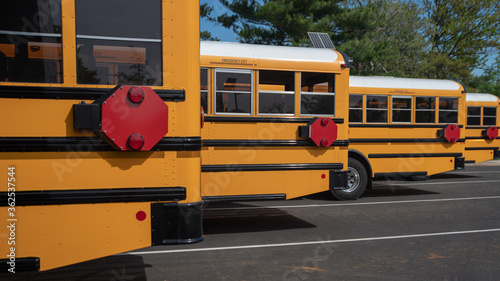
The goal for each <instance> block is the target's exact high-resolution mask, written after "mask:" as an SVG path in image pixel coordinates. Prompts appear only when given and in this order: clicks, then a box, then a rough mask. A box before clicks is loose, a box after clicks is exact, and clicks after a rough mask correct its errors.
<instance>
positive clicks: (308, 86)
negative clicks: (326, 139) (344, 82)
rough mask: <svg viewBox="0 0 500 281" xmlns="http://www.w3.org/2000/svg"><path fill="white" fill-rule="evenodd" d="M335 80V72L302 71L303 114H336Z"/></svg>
mask: <svg viewBox="0 0 500 281" xmlns="http://www.w3.org/2000/svg"><path fill="white" fill-rule="evenodd" d="M334 80H335V77H334V74H333V73H313V72H302V73H301V92H300V114H301V115H324V116H334V115H335V92H334V88H335V81H334Z"/></svg>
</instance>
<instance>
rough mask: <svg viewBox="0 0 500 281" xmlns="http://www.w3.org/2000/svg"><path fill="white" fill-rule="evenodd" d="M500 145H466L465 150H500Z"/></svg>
mask: <svg viewBox="0 0 500 281" xmlns="http://www.w3.org/2000/svg"><path fill="white" fill-rule="evenodd" d="M499 149H500V147H466V148H465V150H499Z"/></svg>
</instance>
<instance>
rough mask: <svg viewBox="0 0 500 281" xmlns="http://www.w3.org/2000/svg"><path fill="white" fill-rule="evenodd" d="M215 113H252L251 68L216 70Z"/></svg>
mask: <svg viewBox="0 0 500 281" xmlns="http://www.w3.org/2000/svg"><path fill="white" fill-rule="evenodd" d="M215 113H216V114H221V113H226V114H227V113H231V114H245V115H249V114H251V113H252V71H251V70H245V69H241V70H240V69H216V70H215Z"/></svg>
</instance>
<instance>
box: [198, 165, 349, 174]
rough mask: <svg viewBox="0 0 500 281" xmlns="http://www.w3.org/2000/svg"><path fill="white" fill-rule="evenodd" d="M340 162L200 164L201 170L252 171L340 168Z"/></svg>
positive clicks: (341, 167)
mask: <svg viewBox="0 0 500 281" xmlns="http://www.w3.org/2000/svg"><path fill="white" fill-rule="evenodd" d="M343 167H344V165H343V164H342V163H331V164H330V163H328V164H324V163H320V164H316V163H313V164H247V165H202V166H201V171H202V172H254V171H295V170H341V169H343Z"/></svg>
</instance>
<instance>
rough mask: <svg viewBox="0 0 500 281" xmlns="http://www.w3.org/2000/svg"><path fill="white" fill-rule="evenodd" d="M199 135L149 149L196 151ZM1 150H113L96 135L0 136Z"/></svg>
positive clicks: (199, 146) (161, 141) (198, 146)
mask: <svg viewBox="0 0 500 281" xmlns="http://www.w3.org/2000/svg"><path fill="white" fill-rule="evenodd" d="M201 146H202V140H201V138H200V137H187V138H174V137H168V138H163V139H162V140H160V141H159V142H158V144H156V145H155V146H154V147H153V148H152V149H151V151H198V150H201ZM0 151H1V152H42V151H43V152H61V151H85V152H93V151H115V149H114V148H113V147H112V146H111V145H109V144H108V143H106V142H105V141H104V140H103V139H101V138H98V137H92V138H89V137H40V138H34V137H0Z"/></svg>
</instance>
